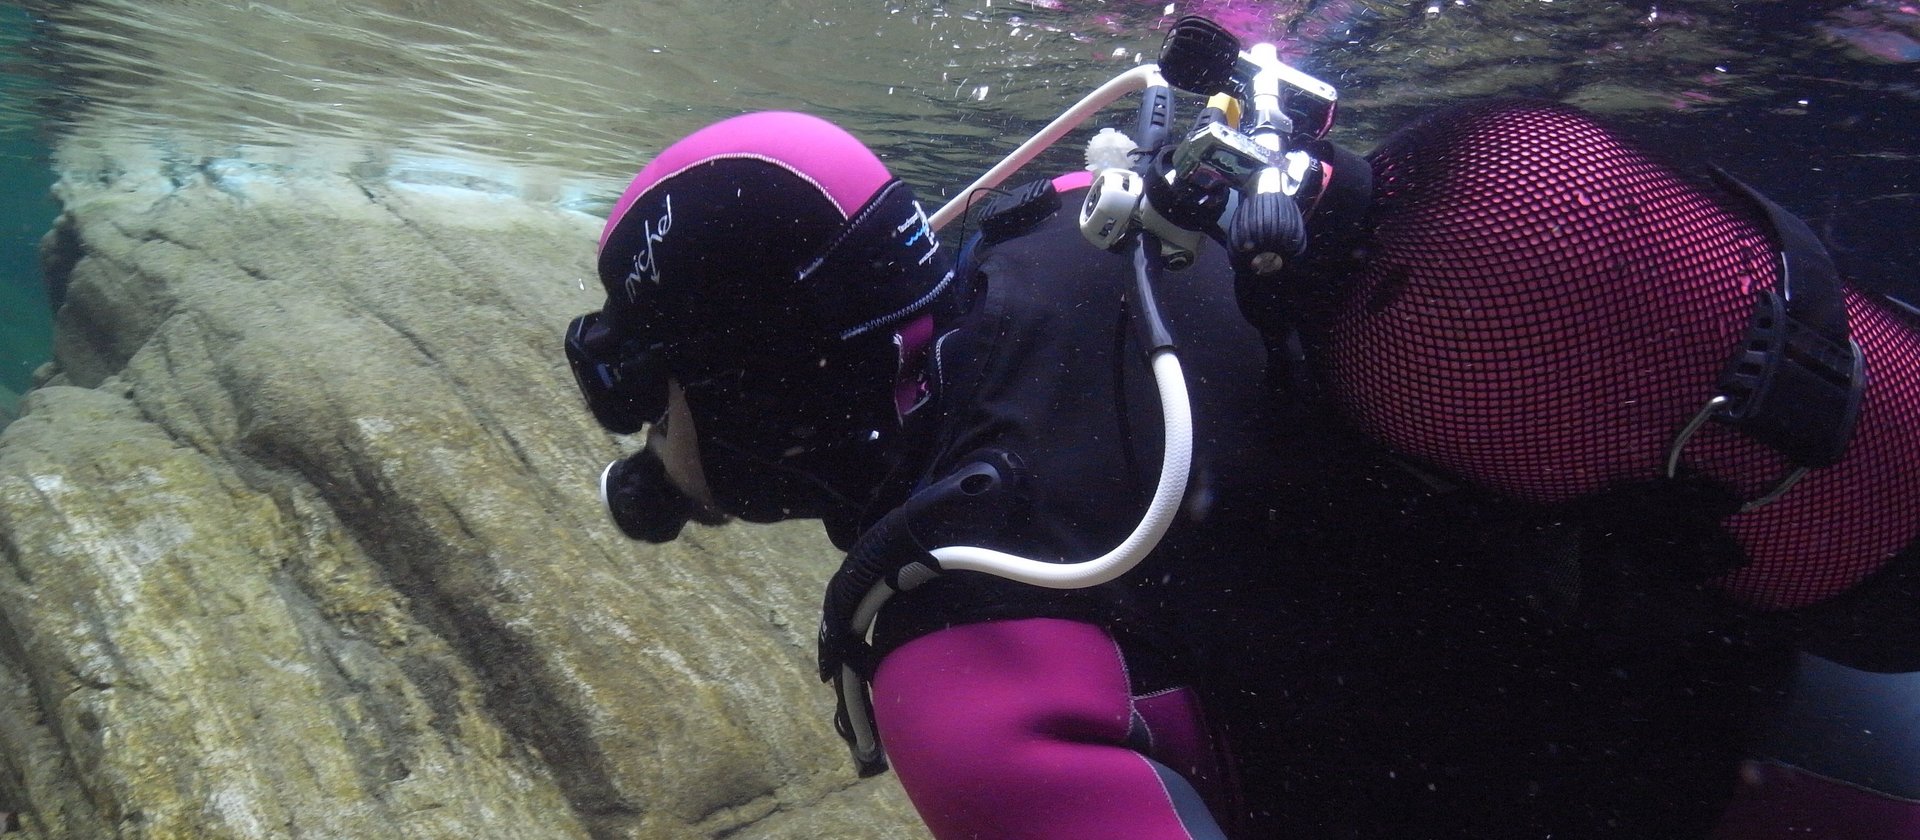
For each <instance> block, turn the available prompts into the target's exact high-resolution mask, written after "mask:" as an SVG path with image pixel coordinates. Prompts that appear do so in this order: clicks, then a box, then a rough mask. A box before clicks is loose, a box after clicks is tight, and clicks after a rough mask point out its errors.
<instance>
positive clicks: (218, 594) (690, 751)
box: [0, 161, 924, 840]
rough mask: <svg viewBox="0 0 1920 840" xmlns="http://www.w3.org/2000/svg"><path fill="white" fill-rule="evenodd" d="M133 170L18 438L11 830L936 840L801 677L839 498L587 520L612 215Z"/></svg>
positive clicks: (342, 179) (5, 697)
mask: <svg viewBox="0 0 1920 840" xmlns="http://www.w3.org/2000/svg"><path fill="white" fill-rule="evenodd" d="M133 169H135V168H134V167H130V166H121V165H115V164H113V163H111V162H110V161H109V162H107V163H103V164H101V165H99V166H96V167H89V168H84V169H80V170H75V169H71V168H70V169H69V171H66V172H65V173H63V177H62V180H61V181H60V183H59V184H58V186H57V187H56V191H57V193H58V196H59V198H60V200H61V202H62V204H63V206H64V213H63V215H62V216H61V218H60V220H59V221H58V222H57V224H56V228H55V230H54V231H53V232H52V233H51V234H49V237H48V242H47V246H46V256H47V264H48V266H49V270H50V271H51V274H50V277H51V278H52V280H53V286H54V288H55V292H56V295H57V297H58V298H59V299H60V300H61V301H62V305H61V307H60V309H59V313H58V316H57V320H56V350H55V363H54V365H52V366H51V367H50V368H49V369H46V370H44V371H43V376H42V377H41V379H42V383H41V384H40V385H39V386H38V387H36V388H35V389H33V390H32V391H30V392H28V393H27V394H25V395H24V397H23V398H22V399H21V401H20V407H19V411H20V418H19V419H18V420H16V421H14V422H13V423H11V424H10V425H8V426H7V428H6V429H5V431H4V432H3V433H0V561H4V562H0V811H17V812H19V822H20V828H19V833H20V834H21V835H22V836H25V837H61V838H107V837H116V838H120V837H139V838H186V837H193V838H214V837H218V838H268V837H272V838H283V837H343V838H361V837H382V838H388V837H391V838H442V837H444V838H454V837H459V838H477V837H500V838H516V839H518V838H547V837H552V838H585V837H593V838H694V837H728V838H736V839H737V840H753V839H755V838H768V839H769V840H771V839H772V838H820V837H834V838H860V837H876V838H877V837H911V836H924V831H923V830H922V829H920V828H919V827H918V822H917V820H916V819H915V818H914V816H913V814H912V811H911V809H910V807H909V806H908V804H907V803H906V800H905V798H904V796H902V795H901V793H900V791H899V788H898V785H897V784H895V783H894V782H893V781H892V780H891V779H887V778H881V779H876V780H871V781H868V782H859V783H856V781H855V779H854V775H853V773H852V770H851V768H850V766H849V764H848V762H847V759H846V756H845V754H844V752H843V751H842V750H841V748H840V746H839V741H838V739H837V738H836V736H835V735H834V734H833V731H832V726H831V721H830V714H831V702H830V700H831V698H830V696H829V694H828V692H827V691H826V690H825V689H824V688H822V687H821V686H820V685H818V684H817V683H815V682H814V680H813V677H812V671H813V664H812V657H813V646H814V638H813V636H814V622H815V618H816V615H817V611H818V609H819V589H820V586H821V583H822V582H823V581H824V580H825V578H826V576H827V574H828V573H829V572H830V571H831V570H832V568H833V566H834V565H835V563H836V562H837V555H836V554H835V553H834V552H833V551H832V549H831V548H830V547H829V546H828V545H827V544H826V542H825V540H824V538H822V537H821V536H820V534H819V531H818V528H817V527H816V526H814V525H812V524H810V523H796V524H793V525H791V526H779V527H765V526H751V527H746V526H734V527H727V528H720V529H698V528H695V529H692V530H690V531H689V533H688V534H687V535H686V536H685V537H683V538H682V539H681V540H679V541H676V542H675V543H673V544H671V545H668V546H662V547H651V546H643V545H640V544H636V543H632V542H629V541H627V540H626V539H624V538H623V537H621V536H620V535H619V534H618V532H617V531H616V530H615V529H614V528H613V527H612V526H611V524H610V523H608V522H607V521H606V519H605V517H604V515H603V514H602V513H601V510H600V507H599V503H598V501H597V499H596V498H595V487H596V480H597V475H598V471H599V469H600V468H601V466H603V465H604V464H605V463H606V462H607V461H608V460H609V459H611V458H613V457H616V456H617V455H618V454H619V452H620V446H621V444H620V442H619V441H616V440H615V439H613V438H611V437H609V436H608V435H606V434H605V433H604V432H602V431H601V430H600V429H599V428H598V427H597V426H596V425H595V424H594V422H593V420H592V418H591V417H589V416H588V414H587V412H586V411H585V410H584V409H583V408H582V406H581V405H580V401H579V399H578V397H577V396H576V394H575V393H574V389H573V387H572V383H571V380H570V376H569V374H568V372H567V369H566V363H565V360H564V358H563V357H562V355H561V353H560V349H559V348H560V334H561V330H562V329H563V328H564V326H565V325H566V323H567V320H568V319H569V318H570V317H571V316H573V315H574V314H577V313H579V312H582V311H585V310H587V309H590V308H593V307H596V306H598V305H599V303H600V301H599V300H598V294H597V293H596V292H595V291H594V289H595V287H596V283H595V282H594V280H593V268H592V252H593V244H594V238H595V236H596V235H597V233H598V225H599V221H598V220H597V219H593V218H591V217H589V216H587V215H584V214H581V213H576V212H571V211H566V210H562V209H557V208H554V207H550V206H543V205H540V204H536V203H532V202H527V201H520V200H514V199H510V198H505V197H497V196H488V195H485V194H482V193H478V192H473V191H466V190H453V189H418V188H412V187H408V186H405V185H402V184H397V183H395V182H393V181H389V180H375V179H362V178H355V177H353V176H348V175H341V176H335V177H303V178H299V179H293V178H286V179H276V178H271V177H258V176H257V175H253V176H248V177H240V176H239V175H238V174H236V173H235V172H233V171H228V170H222V169H220V168H217V167H205V166H203V167H199V168H189V169H186V170H181V171H175V172H172V173H171V174H166V173H162V172H159V171H144V174H143V172H138V171H130V170H133Z"/></svg>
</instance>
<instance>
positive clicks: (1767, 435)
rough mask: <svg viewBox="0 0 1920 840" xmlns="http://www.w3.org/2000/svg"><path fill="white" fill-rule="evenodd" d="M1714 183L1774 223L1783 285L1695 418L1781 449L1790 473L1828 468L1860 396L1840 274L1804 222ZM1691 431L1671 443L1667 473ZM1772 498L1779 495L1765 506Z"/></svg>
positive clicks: (1860, 369) (1860, 377)
mask: <svg viewBox="0 0 1920 840" xmlns="http://www.w3.org/2000/svg"><path fill="white" fill-rule="evenodd" d="M1715 175H1716V176H1718V180H1719V181H1720V183H1721V184H1722V185H1723V186H1725V187H1727V188H1728V189H1729V190H1730V191H1732V192H1733V193H1735V194H1737V195H1741V196H1744V197H1746V198H1747V199H1748V200H1749V201H1750V202H1752V203H1753V205H1754V206H1755V207H1757V208H1758V209H1759V210H1760V211H1761V213H1762V214H1763V215H1764V216H1765V217H1766V218H1767V220H1768V221H1769V222H1770V223H1771V226H1772V228H1773V232H1774V236H1775V238H1776V239H1777V240H1778V242H1779V246H1780V286H1779V290H1778V291H1777V292H1776V291H1771V290H1769V291H1763V292H1760V293H1759V296H1758V300H1756V301H1755V303H1754V310H1753V317H1752V319H1751V320H1750V321H1749V322H1748V325H1747V334H1746V336H1745V338H1744V339H1743V340H1742V341H1741V344H1740V347H1739V349H1738V350H1736V351H1735V352H1734V355H1733V357H1732V358H1731V359H1729V360H1728V362H1727V365H1726V367H1725V368H1724V369H1723V370H1722V371H1721V374H1720V380H1719V389H1720V396H1718V397H1716V398H1715V399H1714V401H1712V402H1709V403H1708V405H1707V408H1706V409H1704V410H1703V412H1702V413H1703V414H1711V415H1712V417H1713V419H1715V420H1719V421H1721V422H1724V423H1728V424H1730V425H1733V426H1734V427H1736V428H1738V429H1739V430H1740V431H1741V432H1743V433H1745V434H1747V435H1748V436H1750V437H1752V438H1754V439H1755V440H1758V441H1760V442H1761V443H1764V444H1766V445H1767V446H1770V447H1772V448H1773V449H1775V450H1778V451H1779V452H1780V453H1781V454H1783V455H1785V456H1787V458H1788V459H1790V460H1791V461H1792V462H1793V464H1794V466H1795V468H1796V469H1800V470H1804V469H1817V468H1819V467H1826V466H1832V465H1833V464H1835V463H1838V462H1839V461H1840V459H1841V458H1843V457H1845V455H1846V451H1847V443H1848V442H1849V441H1851V440H1852V439H1853V430H1854V426H1855V425H1856V423H1857V422H1858V420H1859V418H1860V400H1861V397H1862V395H1863V394H1864V393H1865V390H1866V357H1865V355H1864V354H1863V353H1862V352H1861V351H1860V345H1859V344H1857V343H1855V342H1854V341H1853V339H1852V338H1851V337H1850V335H1849V332H1848V327H1847V309H1846V298H1845V294H1844V289H1843V287H1842V286H1841V284H1840V277H1839V272H1838V271H1837V270H1836V269H1835V268H1834V265H1833V260H1832V259H1831V258H1830V257H1828V256H1827V252H1826V249H1825V248H1824V247H1822V246H1821V244H1820V240H1819V238H1818V237H1816V236H1814V234H1813V231H1812V230H1810V229H1808V227H1807V225H1806V223H1805V222H1802V221H1800V220H1799V219H1797V218H1794V216H1793V215H1792V214H1790V213H1788V212H1787V211H1785V210H1783V209H1781V208H1780V206H1779V205H1776V204H1774V203H1773V202H1771V201H1768V200H1767V199H1766V198H1765V197H1764V196H1761V195H1760V194H1759V193H1757V192H1755V191H1753V189H1751V188H1750V187H1748V186H1747V185H1745V184H1742V183H1740V182H1739V181H1737V180H1734V179H1733V178H1732V177H1730V176H1728V175H1727V174H1726V173H1724V172H1718V171H1716V172H1715ZM1698 422H1699V421H1698V419H1697V418H1696V421H1695V423H1693V424H1689V428H1688V429H1687V430H1685V431H1683V432H1682V434H1681V436H1680V438H1679V439H1678V440H1676V441H1675V442H1674V446H1673V450H1672V452H1671V453H1670V456H1669V472H1672V471H1673V463H1674V462H1676V461H1677V460H1678V455H1679V450H1680V448H1681V447H1682V446H1684V445H1685V443H1686V438H1687V436H1689V435H1690V434H1691V433H1692V430H1693V429H1696V428H1698ZM1791 480H1792V479H1791V478H1790V480H1789V482H1788V483H1789V484H1790V482H1791ZM1778 492H1784V486H1783V487H1781V488H1778V490H1777V491H1776V493H1773V494H1769V498H1771V497H1772V496H1775V495H1777V493H1778Z"/></svg>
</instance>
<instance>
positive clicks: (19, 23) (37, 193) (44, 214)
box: [0, 7, 59, 418]
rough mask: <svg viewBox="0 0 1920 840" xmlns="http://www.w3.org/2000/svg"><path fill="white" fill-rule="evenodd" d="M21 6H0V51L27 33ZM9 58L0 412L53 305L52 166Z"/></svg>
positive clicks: (47, 333)
mask: <svg viewBox="0 0 1920 840" xmlns="http://www.w3.org/2000/svg"><path fill="white" fill-rule="evenodd" d="M28 23H29V21H28V18H27V14H26V13H25V12H23V11H21V10H19V9H16V8H12V7H0V52H4V53H5V54H7V55H19V54H21V53H22V52H23V50H21V49H20V47H21V45H22V44H23V43H24V41H25V40H26V37H27V26H28ZM23 69H24V68H22V67H20V66H19V65H15V64H5V65H0V102H3V103H4V109H3V110H0V195H4V196H6V202H5V204H4V206H3V207H0V212H3V213H4V215H0V418H3V417H6V416H8V415H10V414H11V413H12V409H13V404H14V401H15V400H16V399H17V395H18V394H19V393H20V392H22V391H25V390H26V389H27V386H28V385H29V384H31V382H32V379H33V370H34V368H36V367H38V366H39V365H40V364H41V363H42V362H45V361H46V360H47V358H48V356H49V351H50V348H51V346H52V342H53V309H52V307H51V306H50V305H49V304H48V302H47V294H46V284H45V283H43V282H42V281H41V277H40V259H39V243H40V237H41V235H42V234H45V233H46V232H47V229H48V227H49V226H50V225H51V224H52V222H53V218H54V216H55V215H56V214H57V213H58V212H59V205H57V204H55V203H54V201H53V197H52V194H51V193H50V188H51V187H52V186H53V170H52V168H51V165H50V163H49V161H48V150H47V148H46V145H45V141H44V138H43V137H42V135H41V131H42V129H41V126H40V124H39V122H38V121H37V120H34V119H32V118H31V117H30V116H29V115H30V114H31V103H32V102H33V100H34V99H35V98H36V97H37V96H39V95H40V94H41V92H42V88H41V85H40V84H39V83H38V82H37V81H35V80H34V79H33V78H31V77H30V76H27V75H25V74H24V73H23V72H22V70H23Z"/></svg>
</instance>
